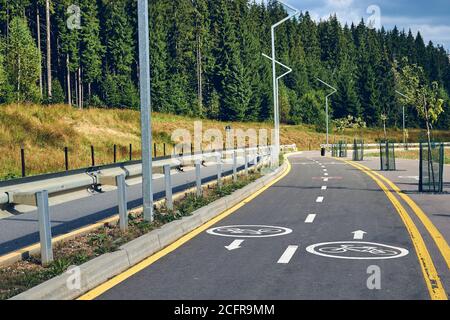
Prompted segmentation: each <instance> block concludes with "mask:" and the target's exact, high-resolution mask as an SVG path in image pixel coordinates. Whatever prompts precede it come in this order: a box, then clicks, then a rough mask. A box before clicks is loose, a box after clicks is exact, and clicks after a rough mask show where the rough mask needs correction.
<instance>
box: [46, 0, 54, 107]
mask: <svg viewBox="0 0 450 320" xmlns="http://www.w3.org/2000/svg"><path fill="white" fill-rule="evenodd" d="M45 18H46V20H47V94H48V100H49V101H50V102H51V100H52V48H51V44H50V31H51V25H50V0H46V1H45Z"/></svg>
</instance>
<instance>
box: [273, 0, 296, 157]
mask: <svg viewBox="0 0 450 320" xmlns="http://www.w3.org/2000/svg"><path fill="white" fill-rule="evenodd" d="M276 1H277V2H279V3H281V4H282V5H283V6H285V7H287V8H288V9H290V10H292V11H294V13H291V14H290V15H288V16H287V17H286V18H284V19H282V20H281V21H279V22H277V23H275V24H274V25H273V26H272V27H271V37H272V58H271V60H272V79H273V101H274V102H273V105H274V122H275V137H274V138H275V139H274V140H275V154H274V158H275V160H276V161H278V159H279V154H280V114H279V108H278V84H277V68H276V65H277V60H276V52H275V29H276V28H277V27H278V26H280V25H281V24H283V23H285V22H286V21H288V20H290V19H292V18H293V17H295V16H297V15H298V14H300V11H298V10H297V9H296V8H294V7H292V6H290V5H288V4H286V3H284V2H283V1H280V0H276Z"/></svg>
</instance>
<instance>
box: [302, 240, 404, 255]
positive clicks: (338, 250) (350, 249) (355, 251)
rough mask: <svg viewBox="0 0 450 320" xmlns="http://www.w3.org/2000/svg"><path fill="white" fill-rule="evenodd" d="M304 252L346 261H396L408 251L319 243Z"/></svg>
mask: <svg viewBox="0 0 450 320" xmlns="http://www.w3.org/2000/svg"><path fill="white" fill-rule="evenodd" d="M306 251H308V252H309V253H312V254H315V255H318V256H322V257H327V258H335V259H348V260H385V259H396V258H402V257H405V256H407V255H408V254H409V251H408V250H406V249H403V248H397V247H393V246H390V245H386V244H380V243H372V242H358V241H343V242H327V243H319V244H314V245H312V246H309V247H308V248H306Z"/></svg>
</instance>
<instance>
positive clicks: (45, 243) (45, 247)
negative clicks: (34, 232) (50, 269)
mask: <svg viewBox="0 0 450 320" xmlns="http://www.w3.org/2000/svg"><path fill="white" fill-rule="evenodd" d="M36 204H37V208H38V221H39V238H40V242H41V261H42V265H44V266H48V265H49V264H50V263H52V262H53V248H52V227H51V224H50V213H49V205H48V191H46V190H44V191H40V192H36Z"/></svg>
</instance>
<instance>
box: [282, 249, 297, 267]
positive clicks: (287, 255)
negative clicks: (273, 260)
mask: <svg viewBox="0 0 450 320" xmlns="http://www.w3.org/2000/svg"><path fill="white" fill-rule="evenodd" d="M297 250H298V246H289V247H288V248H287V249H286V251H285V252H284V253H283V255H282V256H281V258H280V260H278V263H279V264H288V263H289V262H290V261H291V259H292V257H293V256H294V254H295V253H296V252H297Z"/></svg>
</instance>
